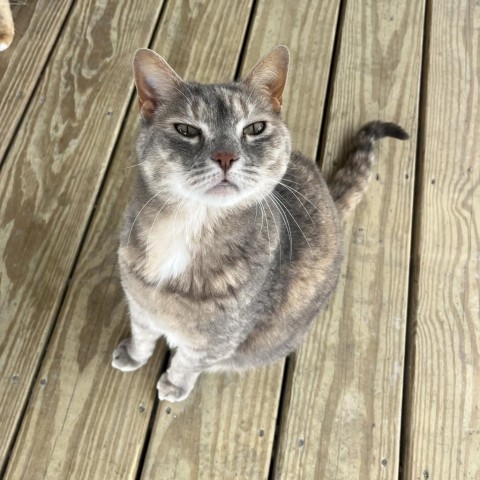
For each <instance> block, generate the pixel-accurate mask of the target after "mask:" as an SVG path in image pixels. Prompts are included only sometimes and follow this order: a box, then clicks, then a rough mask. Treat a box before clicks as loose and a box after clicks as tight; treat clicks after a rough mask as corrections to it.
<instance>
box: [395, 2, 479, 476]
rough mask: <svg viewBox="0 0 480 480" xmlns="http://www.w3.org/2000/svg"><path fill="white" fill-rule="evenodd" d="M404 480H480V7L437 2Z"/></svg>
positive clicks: (426, 114) (429, 73) (430, 25)
mask: <svg viewBox="0 0 480 480" xmlns="http://www.w3.org/2000/svg"><path fill="white" fill-rule="evenodd" d="M429 11H430V16H429V22H428V29H427V35H428V37H429V41H428V57H427V58H428V60H427V62H426V76H425V79H424V82H425V83H424V85H423V87H424V92H425V106H424V109H425V111H424V115H423V118H424V121H423V129H422V148H421V157H420V161H421V165H422V174H421V176H420V178H419V180H420V183H419V205H418V209H417V211H418V215H417V218H416V224H415V229H416V238H417V242H416V250H417V254H416V255H415V257H414V278H415V281H414V284H413V287H414V289H413V291H414V303H413V308H412V318H411V321H412V327H413V328H412V331H411V336H410V338H409V342H410V344H411V348H410V350H409V352H410V354H411V357H410V358H409V364H410V369H411V371H412V375H411V378H410V382H409V383H408V386H409V395H408V397H407V398H408V409H407V416H406V425H407V426H406V428H407V435H406V448H405V459H404V470H405V473H404V478H405V479H417V478H419V479H422V480H423V479H425V478H431V479H436V478H438V479H443V478H445V479H450V478H451V479H457V478H458V479H478V478H480V458H479V455H478V452H479V450H480V351H479V348H480V329H479V325H480V322H479V319H480V315H479V312H480V169H479V165H480V163H479V159H480V157H479V143H478V141H479V139H480V107H479V105H480V73H479V72H480V57H479V52H480V4H479V2H475V1H473V0H472V1H467V0H462V1H459V2H455V4H452V3H451V2H448V1H439V2H431V3H430V8H429Z"/></svg>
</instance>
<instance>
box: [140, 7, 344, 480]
mask: <svg viewBox="0 0 480 480" xmlns="http://www.w3.org/2000/svg"><path fill="white" fill-rule="evenodd" d="M338 6H339V3H338V2H330V1H325V2H313V1H305V0H302V1H298V2H295V4H294V3H291V2H285V3H283V4H279V2H275V1H267V2H262V3H260V4H259V5H258V9H257V11H256V13H255V17H254V23H253V28H252V31H251V35H250V38H249V42H248V45H247V50H246V51H247V55H246V58H245V61H244V62H243V68H242V72H243V75H245V74H246V73H247V72H248V71H249V69H250V68H251V67H253V65H254V64H255V63H256V61H257V60H258V59H259V58H260V57H261V56H262V55H263V54H264V53H265V52H267V51H268V50H269V49H270V48H272V47H273V46H275V45H277V44H286V45H288V46H289V48H290V50H291V55H292V64H293V65H292V69H291V71H290V73H289V81H288V83H287V90H286V92H285V94H284V99H285V103H284V105H285V107H286V109H285V116H286V119H287V123H288V124H289V125H290V128H292V130H293V136H294V145H295V146H296V147H297V148H298V147H301V148H302V149H303V150H304V151H305V153H306V154H308V155H310V156H314V155H315V152H316V148H317V142H318V134H319V131H320V126H321V119H322V111H323V107H324V102H325V95H326V85H327V80H328V73H329V66H330V62H331V58H332V52H333V43H334V36H335V28H336V21H337V15H338ZM320 18H321V19H322V21H323V22H324V27H323V28H322V29H319V28H318V25H319V19H320ZM304 39H310V40H309V41H308V42H307V41H303V40H304ZM232 67H234V65H232ZM232 72H233V70H232ZM282 377H283V362H282V363H280V364H277V365H272V366H270V367H268V368H262V369H258V370H255V371H251V372H248V373H247V374H245V376H242V377H238V376H237V375H230V376H222V375H212V376H206V375H205V376H202V377H201V378H200V380H199V382H198V383H197V385H196V387H195V390H194V392H193V393H192V396H191V397H190V398H189V399H188V400H187V401H186V402H185V403H181V404H172V405H170V404H166V403H165V404H162V405H161V406H160V409H159V413H158V415H157V418H156V420H155V424H154V427H153V430H152V436H151V442H150V445H149V448H148V452H147V457H146V460H145V466H144V470H143V472H142V478H144V479H146V480H148V479H152V478H162V479H165V480H166V479H177V478H181V479H192V480H193V479H197V478H202V479H206V480H213V479H222V480H224V479H230V478H245V479H262V478H267V477H268V472H269V467H270V458H271V452H272V446H273V440H274V433H275V424H276V417H277V412H278V402H279V394H280V388H281V383H282ZM167 409H170V414H167ZM166 445H168V448H165V446H166Z"/></svg>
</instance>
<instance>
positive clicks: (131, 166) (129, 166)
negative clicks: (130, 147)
mask: <svg viewBox="0 0 480 480" xmlns="http://www.w3.org/2000/svg"><path fill="white" fill-rule="evenodd" d="M143 163H145V162H140V163H136V164H135V165H127V166H126V167H125V170H126V169H127V168H134V167H138V166H139V165H142V164H143Z"/></svg>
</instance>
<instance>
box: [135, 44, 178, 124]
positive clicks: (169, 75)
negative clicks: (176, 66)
mask: <svg viewBox="0 0 480 480" xmlns="http://www.w3.org/2000/svg"><path fill="white" fill-rule="evenodd" d="M133 75H134V78H135V85H136V86H137V93H138V101H139V103H140V113H141V115H142V117H143V118H144V119H145V120H150V119H151V118H152V116H153V112H154V111H155V109H156V108H157V106H158V105H159V104H160V103H161V102H164V101H168V100H169V99H170V98H173V97H174V96H175V94H176V93H178V90H179V86H180V85H181V84H182V79H181V78H180V77H179V76H178V75H177V74H176V73H175V71H174V70H173V69H172V67H171V66H170V65H169V64H168V63H167V62H166V61H165V60H164V59H163V58H162V57H161V56H160V55H158V53H155V52H154V51H153V50H149V49H148V48H141V49H140V50H137V51H136V52H135V57H134V59H133Z"/></svg>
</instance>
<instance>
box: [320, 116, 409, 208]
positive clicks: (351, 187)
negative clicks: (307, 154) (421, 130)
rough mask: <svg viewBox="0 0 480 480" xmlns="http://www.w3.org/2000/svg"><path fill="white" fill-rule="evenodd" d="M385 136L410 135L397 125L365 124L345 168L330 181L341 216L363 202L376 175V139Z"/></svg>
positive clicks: (399, 137)
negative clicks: (372, 178) (374, 162)
mask: <svg viewBox="0 0 480 480" xmlns="http://www.w3.org/2000/svg"><path fill="white" fill-rule="evenodd" d="M383 137H393V138H398V139H399V140H406V139H407V138H408V134H407V133H406V132H405V130H403V128H402V127H400V126H398V125H396V124H395V123H386V122H382V121H380V120H375V121H373V122H369V123H367V124H365V125H364V126H363V127H362V128H361V129H360V130H359V132H358V133H357V136H356V137H355V142H354V145H353V147H352V149H351V150H350V153H349V154H348V156H347V160H346V162H345V165H344V166H343V168H341V169H340V170H338V172H337V173H336V174H335V176H334V177H333V179H332V180H331V181H330V182H329V185H328V186H329V188H330V192H331V194H332V197H333V200H334V201H335V205H336V206H337V210H338V212H339V213H340V215H342V216H345V215H346V214H347V213H348V212H350V211H351V210H353V209H354V208H355V207H356V206H357V204H358V203H359V202H360V200H361V199H362V197H363V194H364V193H365V190H366V189H367V187H368V184H369V183H370V177H371V174H372V164H373V161H374V159H375V155H374V152H373V145H374V143H375V141H376V140H379V139H380V138H383Z"/></svg>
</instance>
